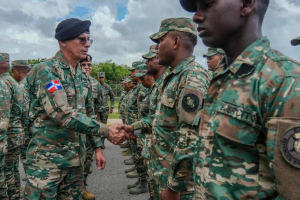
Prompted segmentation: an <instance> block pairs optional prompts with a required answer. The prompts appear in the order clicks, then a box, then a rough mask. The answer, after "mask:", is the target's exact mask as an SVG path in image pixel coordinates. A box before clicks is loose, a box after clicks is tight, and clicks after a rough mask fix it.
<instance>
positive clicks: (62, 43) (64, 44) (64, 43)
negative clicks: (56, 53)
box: [58, 41, 67, 48]
mask: <svg viewBox="0 0 300 200" xmlns="http://www.w3.org/2000/svg"><path fill="white" fill-rule="evenodd" d="M58 43H59V46H61V47H63V48H66V47H67V43H66V42H65V41H58Z"/></svg>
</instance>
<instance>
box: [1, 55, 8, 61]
mask: <svg viewBox="0 0 300 200" xmlns="http://www.w3.org/2000/svg"><path fill="white" fill-rule="evenodd" d="M0 61H6V62H9V54H8V53H0Z"/></svg>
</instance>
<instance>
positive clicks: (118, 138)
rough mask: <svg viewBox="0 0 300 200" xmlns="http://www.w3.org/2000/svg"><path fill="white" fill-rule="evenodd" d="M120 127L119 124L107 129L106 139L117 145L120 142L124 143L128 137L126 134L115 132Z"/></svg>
mask: <svg viewBox="0 0 300 200" xmlns="http://www.w3.org/2000/svg"><path fill="white" fill-rule="evenodd" d="M119 125H120V123H116V124H113V125H111V126H110V127H109V134H108V136H107V139H108V140H109V141H110V142H111V143H113V144H115V145H119V144H121V143H122V142H124V141H126V140H127V138H128V137H129V136H128V134H127V133H126V132H125V131H124V130H122V131H117V129H116V128H117V127H118V126H119Z"/></svg>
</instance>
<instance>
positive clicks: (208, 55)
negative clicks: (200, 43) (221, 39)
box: [203, 53, 218, 58]
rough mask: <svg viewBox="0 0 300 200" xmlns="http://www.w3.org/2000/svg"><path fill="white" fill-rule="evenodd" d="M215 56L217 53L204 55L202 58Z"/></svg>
mask: <svg viewBox="0 0 300 200" xmlns="http://www.w3.org/2000/svg"><path fill="white" fill-rule="evenodd" d="M216 54H218V53H207V54H204V55H203V57H204V58H207V57H211V56H214V55H216Z"/></svg>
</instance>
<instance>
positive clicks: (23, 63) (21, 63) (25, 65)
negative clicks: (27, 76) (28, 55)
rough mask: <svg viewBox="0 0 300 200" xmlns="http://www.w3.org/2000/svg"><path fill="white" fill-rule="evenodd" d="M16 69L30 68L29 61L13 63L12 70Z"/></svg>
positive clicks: (15, 61)
mask: <svg viewBox="0 0 300 200" xmlns="http://www.w3.org/2000/svg"><path fill="white" fill-rule="evenodd" d="M15 67H28V68H29V66H28V60H14V61H12V62H11V68H10V69H11V70H13V69H14V68H15Z"/></svg>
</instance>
